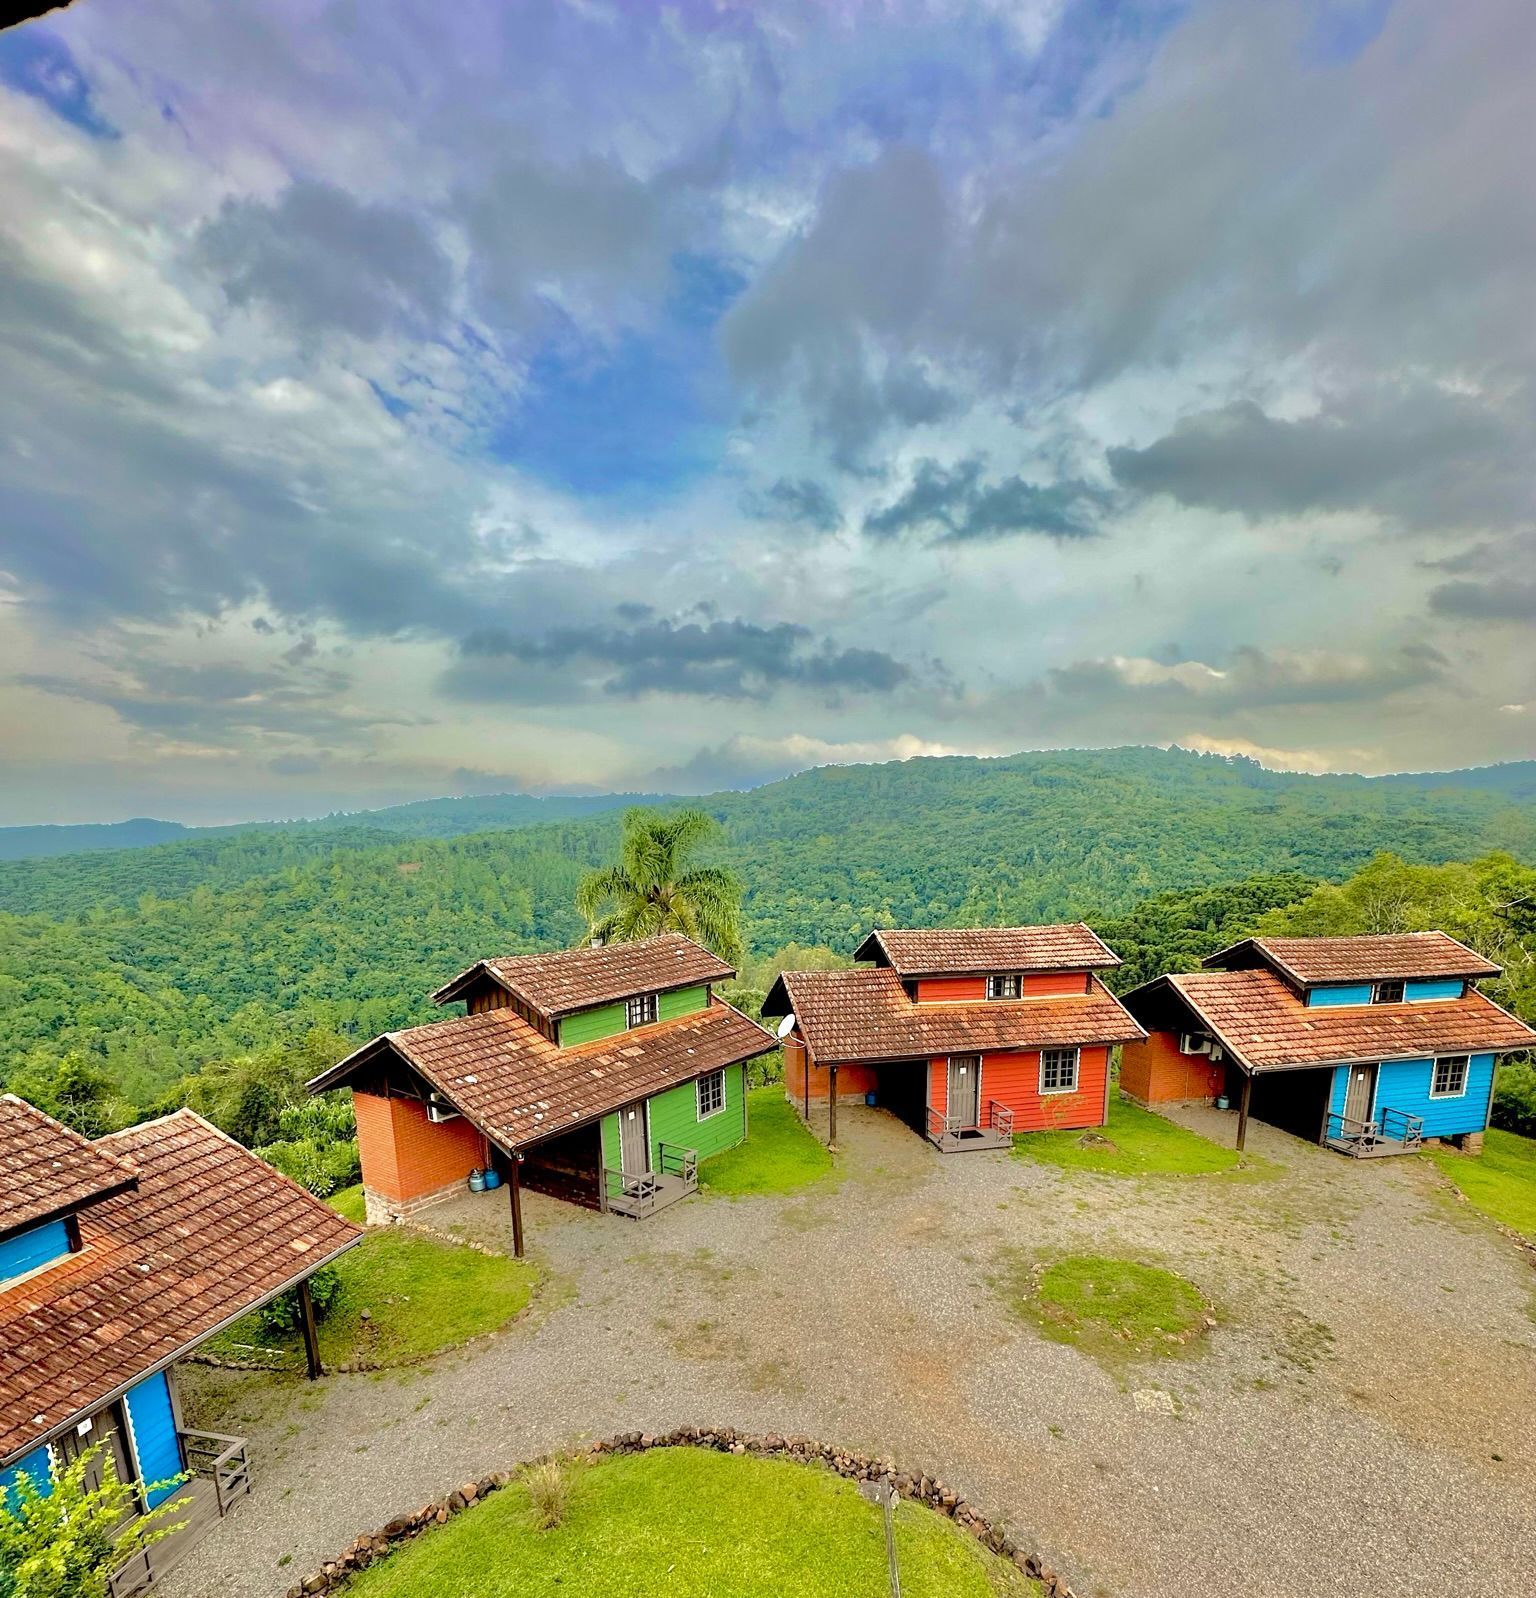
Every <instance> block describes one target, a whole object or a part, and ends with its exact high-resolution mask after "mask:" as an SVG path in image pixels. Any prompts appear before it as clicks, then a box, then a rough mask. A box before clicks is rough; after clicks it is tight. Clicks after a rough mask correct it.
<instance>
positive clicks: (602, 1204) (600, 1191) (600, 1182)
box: [597, 1121, 608, 1215]
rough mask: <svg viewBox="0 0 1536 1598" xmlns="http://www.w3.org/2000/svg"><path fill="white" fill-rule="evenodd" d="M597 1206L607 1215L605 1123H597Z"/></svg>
mask: <svg viewBox="0 0 1536 1598" xmlns="http://www.w3.org/2000/svg"><path fill="white" fill-rule="evenodd" d="M597 1207H598V1210H599V1211H600V1212H601V1213H602V1214H604V1215H606V1214H607V1213H608V1162H607V1160H606V1159H605V1158H604V1157H603V1124H602V1122H601V1121H599V1122H598V1124H597Z"/></svg>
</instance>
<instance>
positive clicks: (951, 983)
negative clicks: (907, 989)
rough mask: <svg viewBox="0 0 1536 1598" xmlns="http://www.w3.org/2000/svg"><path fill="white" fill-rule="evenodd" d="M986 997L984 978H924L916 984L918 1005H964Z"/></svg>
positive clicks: (985, 980) (985, 981)
mask: <svg viewBox="0 0 1536 1598" xmlns="http://www.w3.org/2000/svg"><path fill="white" fill-rule="evenodd" d="M986 996H987V979H986V978H985V977H924V978H923V979H922V980H921V981H920V982H919V983H918V984H917V1002H918V1003H919V1004H966V1003H971V1002H974V1001H975V1000H977V999H985V998H986Z"/></svg>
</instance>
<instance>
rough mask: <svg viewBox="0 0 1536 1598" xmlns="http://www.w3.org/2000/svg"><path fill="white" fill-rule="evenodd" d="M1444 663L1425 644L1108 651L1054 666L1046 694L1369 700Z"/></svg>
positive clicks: (1225, 701)
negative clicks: (1217, 652)
mask: <svg viewBox="0 0 1536 1598" xmlns="http://www.w3.org/2000/svg"><path fill="white" fill-rule="evenodd" d="M1448 667H1449V663H1448V662H1447V660H1446V659H1445V657H1444V656H1443V655H1442V654H1441V653H1440V652H1439V651H1438V650H1436V649H1434V648H1433V647H1432V646H1430V645H1427V644H1407V645H1403V646H1402V647H1400V648H1398V649H1396V650H1393V651H1392V652H1391V653H1389V654H1387V655H1385V656H1384V657H1380V658H1376V657H1372V656H1367V655H1359V654H1353V655H1352V654H1342V653H1336V652H1333V651H1327V650H1305V651H1288V650H1273V651H1266V650H1262V649H1256V648H1251V647H1250V648H1243V649H1238V650H1235V651H1233V653H1232V656H1231V658H1230V660H1229V661H1228V662H1227V664H1226V665H1224V666H1221V667H1217V666H1213V665H1210V664H1208V663H1207V662H1205V661H1202V660H1180V661H1174V662H1172V663H1166V662H1163V661H1157V660H1149V659H1145V658H1139V657H1133V656H1124V655H1110V656H1105V657H1102V658H1099V659H1091V660H1079V661H1075V662H1073V663H1072V664H1070V665H1067V666H1060V667H1055V668H1053V669H1052V670H1050V671H1049V672H1048V673H1047V674H1046V686H1047V689H1048V691H1049V692H1050V693H1051V694H1052V695H1054V696H1057V697H1059V698H1062V699H1066V700H1072V701H1079V702H1085V703H1086V702H1094V703H1098V704H1103V703H1109V702H1132V701H1141V702H1143V703H1162V704H1164V705H1170V706H1178V705H1186V704H1188V705H1192V704H1201V705H1206V706H1209V707H1210V708H1211V709H1213V710H1222V711H1228V712H1231V711H1239V710H1252V709H1255V708H1259V707H1277V706H1299V705H1310V706H1318V705H1336V704H1354V703H1371V702H1374V701H1377V700H1381V699H1385V698H1388V697H1390V696H1391V695H1393V694H1397V693H1402V692H1404V691H1406V690H1408V689H1413V688H1421V687H1424V686H1426V685H1429V684H1434V683H1439V682H1443V681H1445V680H1446V679H1447V676H1448Z"/></svg>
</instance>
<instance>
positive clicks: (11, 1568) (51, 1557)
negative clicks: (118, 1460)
mask: <svg viewBox="0 0 1536 1598" xmlns="http://www.w3.org/2000/svg"><path fill="white" fill-rule="evenodd" d="M98 1457H99V1458H100V1459H101V1467H102V1469H101V1485H100V1486H99V1487H89V1486H87V1485H86V1479H85V1478H86V1472H87V1471H88V1470H89V1469H90V1468H91V1465H92V1463H93V1462H94V1461H95V1460H96V1459H97V1458H98ZM185 1480H186V1478H185V1477H184V1476H179V1477H174V1478H172V1480H171V1481H164V1482H157V1483H155V1484H154V1486H153V1487H151V1488H149V1489H148V1491H150V1492H154V1491H156V1490H158V1489H159V1488H162V1487H170V1486H173V1485H175V1484H176V1483H178V1482H181V1481H185ZM187 1503H188V1500H187V1499H185V1498H177V1499H172V1500H168V1501H167V1502H166V1503H163V1504H161V1505H160V1506H159V1507H158V1508H156V1509H152V1510H150V1512H149V1513H148V1514H147V1515H139V1514H137V1513H136V1508H137V1501H136V1494H135V1492H134V1489H133V1488H132V1487H130V1486H127V1485H125V1484H124V1483H123V1482H121V1481H119V1480H118V1477H117V1470H116V1468H115V1466H114V1464H113V1461H112V1456H111V1454H103V1453H102V1448H101V1444H99V1443H98V1444H97V1445H96V1446H95V1447H94V1448H88V1449H86V1450H85V1452H84V1453H82V1454H81V1455H80V1456H79V1457H78V1458H77V1459H74V1460H72V1461H71V1462H70V1463H69V1464H68V1465H66V1466H64V1468H63V1469H62V1470H56V1471H55V1472H54V1474H53V1481H52V1490H51V1491H49V1492H46V1493H45V1492H43V1491H41V1490H40V1488H39V1487H38V1485H37V1483H35V1482H34V1481H33V1480H32V1478H31V1477H30V1476H29V1475H28V1474H26V1473H25V1472H23V1473H22V1474H21V1475H20V1476H19V1477H18V1478H17V1480H16V1483H15V1485H14V1486H13V1487H10V1488H8V1489H4V1490H0V1595H3V1598H107V1591H108V1582H109V1581H110V1579H111V1577H112V1575H113V1574H114V1573H115V1572H116V1571H118V1570H120V1569H121V1568H122V1567H123V1566H124V1565H125V1564H126V1563H127V1562H128V1561H129V1560H130V1559H132V1558H133V1557H134V1556H135V1555H136V1554H139V1553H142V1552H143V1551H144V1550H145V1549H146V1548H151V1547H153V1546H154V1544H156V1543H157V1542H160V1541H161V1540H162V1539H164V1538H166V1537H169V1536H170V1535H171V1533H172V1532H174V1531H177V1530H178V1529H179V1526H178V1525H169V1526H167V1525H165V1524H163V1522H164V1520H165V1518H166V1517H167V1516H169V1515H171V1514H173V1513H175V1512H176V1511H177V1510H180V1509H184V1508H185V1507H186V1505H187Z"/></svg>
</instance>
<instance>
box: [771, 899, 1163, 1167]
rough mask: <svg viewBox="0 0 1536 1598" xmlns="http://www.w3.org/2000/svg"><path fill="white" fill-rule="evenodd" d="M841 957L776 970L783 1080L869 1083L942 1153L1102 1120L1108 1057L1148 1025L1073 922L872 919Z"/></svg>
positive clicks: (820, 1092) (813, 1085) (817, 1099)
mask: <svg viewBox="0 0 1536 1598" xmlns="http://www.w3.org/2000/svg"><path fill="white" fill-rule="evenodd" d="M855 958H857V959H860V960H867V961H869V962H871V963H870V964H869V965H866V966H862V967H857V968H855V969H852V970H848V971H786V972H784V973H783V974H782V975H781V976H780V977H779V979H778V981H777V982H775V983H774V985H773V987H772V988H771V989H770V990H769V993H768V997H767V999H766V1000H765V1001H764V1003H763V1014H764V1015H769V1016H791V1017H793V1022H792V1025H791V1027H790V1030H789V1031H788V1033H787V1034H786V1036H785V1039H784V1085H785V1091H786V1092H787V1093H789V1094H790V1095H791V1096H792V1097H795V1098H797V1099H799V1100H801V1101H802V1103H803V1106H804V1109H805V1111H806V1113H807V1114H809V1112H810V1109H811V1106H812V1104H813V1103H825V1104H826V1105H827V1106H828V1108H829V1111H830V1112H831V1116H832V1128H831V1135H832V1137H833V1138H834V1139H835V1138H836V1135H837V1134H836V1105H837V1100H838V1098H839V1096H841V1097H843V1098H847V1097H849V1096H857V1097H860V1098H863V1097H866V1096H869V1095H873V1099H874V1102H875V1103H877V1104H878V1105H880V1106H882V1107H883V1108H885V1109H888V1110H890V1111H891V1112H892V1113H893V1114H895V1115H896V1116H898V1117H899V1118H900V1119H902V1120H903V1121H905V1122H907V1124H908V1125H910V1126H911V1127H912V1128H913V1130H914V1131H916V1132H918V1133H920V1134H921V1135H922V1136H924V1137H926V1138H927V1139H928V1140H929V1141H930V1142H931V1143H933V1144H934V1146H935V1147H937V1148H939V1149H941V1150H943V1151H944V1152H946V1153H954V1152H958V1151H960V1150H964V1149H984V1148H1001V1147H1006V1146H1007V1145H1008V1144H1009V1143H1010V1142H1011V1140H1012V1138H1013V1136H1014V1134H1015V1133H1019V1132H1033V1131H1044V1130H1055V1129H1068V1128H1076V1127H1091V1126H1102V1125H1103V1124H1104V1122H1105V1120H1106V1119H1107V1116H1108V1105H1109V1059H1110V1051H1111V1049H1112V1048H1113V1047H1114V1046H1115V1045H1116V1044H1119V1043H1127V1042H1131V1041H1133V1040H1135V1041H1139V1040H1140V1039H1142V1038H1143V1037H1144V1036H1145V1033H1144V1032H1143V1031H1142V1029H1141V1028H1140V1027H1139V1026H1138V1025H1137V1023H1136V1022H1135V1020H1133V1019H1132V1017H1131V1015H1130V1013H1129V1012H1128V1011H1127V1010H1126V1009H1125V1008H1124V1007H1123V1006H1122V1005H1121V1004H1120V1002H1119V1000H1118V999H1116V998H1115V997H1114V995H1113V994H1111V993H1110V992H1109V990H1108V989H1107V988H1106V987H1105V986H1104V984H1103V983H1102V982H1101V981H1100V980H1099V979H1098V977H1097V976H1096V975H1095V973H1096V972H1098V971H1102V970H1106V969H1108V968H1110V967H1112V966H1115V965H1118V964H1119V963H1120V962H1119V957H1118V956H1117V955H1115V954H1114V952H1113V951H1112V950H1110V949H1109V948H1108V947H1107V946H1106V945H1105V944H1104V943H1103V942H1102V941H1101V940H1100V939H1099V938H1098V937H1097V936H1096V935H1095V934H1094V933H1093V932H1091V931H1090V930H1089V929H1088V928H1087V927H1086V926H1083V925H1082V924H1081V923H1073V924H1070V925H1064V926H1046V927H990V928H967V929H963V930H939V931H880V932H873V933H871V934H870V935H869V937H868V938H866V939H865V941H864V942H863V943H862V944H861V945H860V946H859V948H858V950H857V951H856V954H855Z"/></svg>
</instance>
